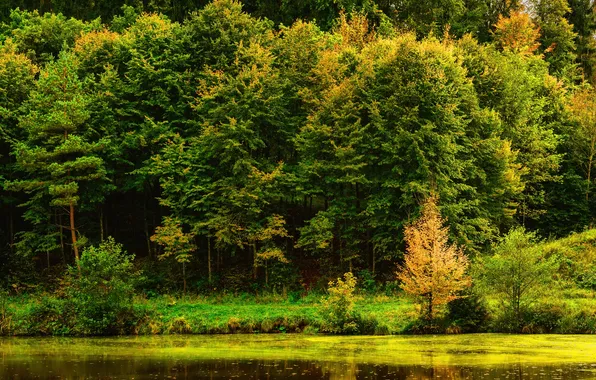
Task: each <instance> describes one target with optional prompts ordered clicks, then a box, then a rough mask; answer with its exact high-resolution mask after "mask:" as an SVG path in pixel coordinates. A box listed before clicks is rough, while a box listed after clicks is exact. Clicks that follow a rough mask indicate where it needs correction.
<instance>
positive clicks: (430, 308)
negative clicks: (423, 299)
mask: <svg viewBox="0 0 596 380" xmlns="http://www.w3.org/2000/svg"><path fill="white" fill-rule="evenodd" d="M428 320H429V321H430V323H431V324H432V321H433V294H432V293H430V295H429V296H428Z"/></svg>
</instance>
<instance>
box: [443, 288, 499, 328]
mask: <svg viewBox="0 0 596 380" xmlns="http://www.w3.org/2000/svg"><path fill="white" fill-rule="evenodd" d="M488 318H489V313H488V309H487V308H486V304H485V302H484V299H483V298H482V297H481V296H480V295H478V294H477V293H476V292H475V291H474V290H473V289H471V288H468V289H467V290H464V291H463V292H462V294H461V297H460V298H457V299H455V300H453V301H451V302H449V303H448V304H447V316H446V319H447V321H448V322H450V323H451V327H457V329H458V331H460V332H464V333H471V332H479V331H483V330H484V329H485V328H486V325H487V321H488Z"/></svg>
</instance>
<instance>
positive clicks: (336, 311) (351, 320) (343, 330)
mask: <svg viewBox="0 0 596 380" xmlns="http://www.w3.org/2000/svg"><path fill="white" fill-rule="evenodd" d="M356 282H357V279H356V277H354V275H353V274H352V273H351V272H348V273H345V274H344V279H343V280H342V279H341V278H338V279H337V281H330V282H329V288H328V289H327V292H328V293H329V294H328V295H327V296H325V297H323V299H322V300H321V304H320V306H319V314H320V315H321V318H322V320H323V323H322V325H321V331H323V332H328V333H332V334H353V333H356V332H358V323H357V321H358V319H359V318H358V315H357V314H356V313H355V312H354V304H355V303H356V296H355V294H354V291H355V290H356Z"/></svg>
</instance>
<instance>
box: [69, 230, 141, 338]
mask: <svg viewBox="0 0 596 380" xmlns="http://www.w3.org/2000/svg"><path fill="white" fill-rule="evenodd" d="M133 260H134V256H133V255H128V254H127V253H126V252H125V251H123V249H122V245H121V244H118V243H116V241H115V240H114V239H113V238H111V237H109V238H108V239H106V240H105V241H104V242H103V243H101V244H100V245H99V246H90V247H86V248H85V249H84V250H83V253H82V255H81V260H80V261H79V262H78V265H79V266H78V268H75V267H71V268H70V270H69V279H70V281H71V283H72V286H69V287H68V289H67V295H68V298H69V301H70V302H72V304H73V306H74V307H75V310H76V311H77V315H76V327H75V328H76V329H77V330H78V331H76V332H77V333H79V334H82V335H97V334H122V333H126V332H128V331H129V330H128V328H129V326H127V324H128V323H129V321H130V319H131V318H130V316H131V315H132V313H133V306H134V302H133V297H134V287H135V285H136V282H137V281H138V280H139V278H140V275H141V273H140V272H139V271H137V270H136V269H135V267H134V265H133Z"/></svg>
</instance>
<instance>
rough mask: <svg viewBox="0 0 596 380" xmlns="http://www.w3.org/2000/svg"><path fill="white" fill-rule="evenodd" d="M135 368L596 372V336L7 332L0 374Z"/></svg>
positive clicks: (133, 374) (173, 375)
mask: <svg viewBox="0 0 596 380" xmlns="http://www.w3.org/2000/svg"><path fill="white" fill-rule="evenodd" d="M572 343H574V344H572ZM133 378H134V379H271V380H273V379H334V380H335V379H342V380H349V379H371V380H374V379H494V380H496V379H499V380H505V379H596V337H588V336H552V337H547V336H542V337H530V336H499V335H480V336H461V337H412V338H410V337H388V338H379V337H353V338H346V337H343V338H342V337H303V336H266V337H265V336H219V337H212V336H211V337H209V336H203V337H201V336H190V337H141V338H134V337H133V338H96V339H59V338H46V339H31V338H16V339H4V340H0V379H133Z"/></svg>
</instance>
